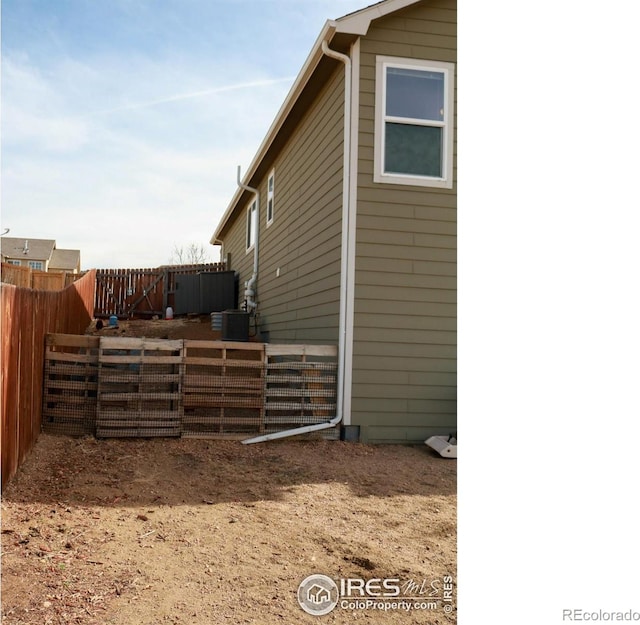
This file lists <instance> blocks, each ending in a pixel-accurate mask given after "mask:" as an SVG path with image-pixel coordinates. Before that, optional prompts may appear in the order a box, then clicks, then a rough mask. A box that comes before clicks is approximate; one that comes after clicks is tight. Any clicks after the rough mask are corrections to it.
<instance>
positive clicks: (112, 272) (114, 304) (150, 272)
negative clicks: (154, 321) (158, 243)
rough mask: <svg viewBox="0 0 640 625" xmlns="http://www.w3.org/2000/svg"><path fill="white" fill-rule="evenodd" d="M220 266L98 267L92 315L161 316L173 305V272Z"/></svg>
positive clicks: (219, 265) (220, 267)
mask: <svg viewBox="0 0 640 625" xmlns="http://www.w3.org/2000/svg"><path fill="white" fill-rule="evenodd" d="M224 269H225V266H224V263H207V264H200V265H166V266H164V267H157V268H155V269H98V270H96V301H95V310H94V317H97V318H105V317H110V316H111V315H116V316H117V317H119V318H121V319H127V318H131V317H134V316H135V317H143V318H144V317H153V316H154V315H159V316H162V315H163V313H164V311H165V310H166V309H167V306H172V307H173V306H175V301H174V294H175V289H176V275H181V274H183V275H184V274H188V275H190V274H196V273H201V272H208V271H224Z"/></svg>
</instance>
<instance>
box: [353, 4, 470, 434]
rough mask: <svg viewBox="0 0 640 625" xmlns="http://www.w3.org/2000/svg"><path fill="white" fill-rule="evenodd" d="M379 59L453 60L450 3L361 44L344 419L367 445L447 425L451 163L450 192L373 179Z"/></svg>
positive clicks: (385, 26) (430, 7) (452, 406)
mask: <svg viewBox="0 0 640 625" xmlns="http://www.w3.org/2000/svg"><path fill="white" fill-rule="evenodd" d="M379 54H380V55H385V56H398V57H408V58H420V59H426V60H433V61H447V62H455V61H456V5H455V2H451V1H449V0H438V1H437V2H423V3H420V5H418V6H417V7H411V8H408V9H406V10H404V11H400V12H398V13H397V14H395V15H392V16H389V17H387V18H383V19H381V20H378V21H377V22H374V24H373V25H372V27H371V29H370V30H369V33H368V34H367V36H366V37H363V38H362V40H361V55H360V62H361V65H360V89H361V91H360V128H359V145H358V216H357V233H356V241H357V243H356V256H357V258H356V291H355V298H356V299H355V319H354V321H355V331H354V366H353V383H352V423H353V424H357V425H360V426H361V437H362V439H363V440H365V441H367V442H420V441H423V440H424V439H425V438H427V437H428V436H430V435H432V434H436V433H444V432H448V431H449V430H451V429H454V428H455V427H456V425H455V424H456V351H457V350H456V190H455V172H456V164H455V160H454V188H453V189H451V190H449V189H431V188H424V187H411V186H404V185H403V186H397V185H388V184H375V183H374V182H373V154H374V131H375V123H374V115H375V63H376V55H379ZM454 154H455V150H454Z"/></svg>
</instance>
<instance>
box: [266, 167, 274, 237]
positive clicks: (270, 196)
mask: <svg viewBox="0 0 640 625" xmlns="http://www.w3.org/2000/svg"><path fill="white" fill-rule="evenodd" d="M275 184H276V172H275V169H272V170H271V171H270V172H269V175H268V176H267V227H269V226H270V225H271V224H272V223H273V217H274V215H275Z"/></svg>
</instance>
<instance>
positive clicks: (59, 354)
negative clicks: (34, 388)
mask: <svg viewBox="0 0 640 625" xmlns="http://www.w3.org/2000/svg"><path fill="white" fill-rule="evenodd" d="M99 346H100V337H97V336H78V335H75V334H48V335H47V339H46V349H45V355H44V358H45V360H44V397H43V405H42V430H43V431H44V432H48V433H51V434H73V435H82V434H94V433H95V427H96V405H97V397H98V348H99Z"/></svg>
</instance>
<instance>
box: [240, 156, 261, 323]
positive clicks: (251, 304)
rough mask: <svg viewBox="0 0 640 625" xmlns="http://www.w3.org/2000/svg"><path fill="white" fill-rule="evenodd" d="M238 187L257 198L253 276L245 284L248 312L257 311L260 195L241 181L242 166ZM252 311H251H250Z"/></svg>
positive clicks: (256, 190) (245, 299)
mask: <svg viewBox="0 0 640 625" xmlns="http://www.w3.org/2000/svg"><path fill="white" fill-rule="evenodd" d="M238 186H239V187H240V188H241V189H244V190H245V191H249V192H250V193H253V194H254V195H255V198H256V233H255V234H256V240H255V241H254V242H253V275H252V276H251V278H250V279H249V281H248V282H245V283H244V301H245V302H246V303H247V312H251V311H252V310H255V308H256V307H257V304H256V301H255V299H254V297H255V294H256V291H255V289H256V282H257V280H258V243H259V241H260V194H259V193H258V189H254V188H253V187H250V186H249V185H246V184H244V183H243V182H242V180H241V179H240V165H238ZM250 309H251V310H250Z"/></svg>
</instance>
